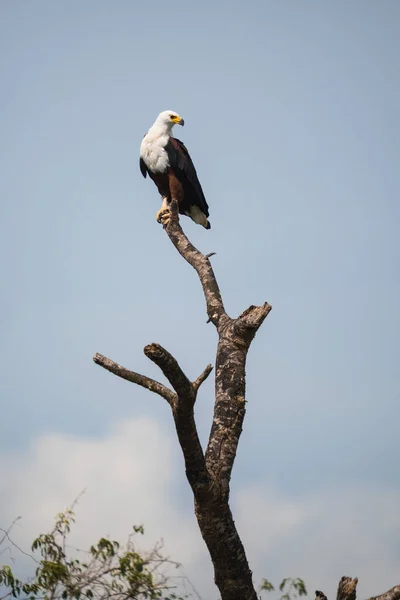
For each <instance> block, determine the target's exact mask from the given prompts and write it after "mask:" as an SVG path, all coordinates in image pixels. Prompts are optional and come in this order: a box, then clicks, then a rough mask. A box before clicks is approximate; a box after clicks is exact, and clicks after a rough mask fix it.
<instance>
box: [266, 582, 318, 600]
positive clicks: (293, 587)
mask: <svg viewBox="0 0 400 600" xmlns="http://www.w3.org/2000/svg"><path fill="white" fill-rule="evenodd" d="M260 589H261V591H264V592H273V591H274V590H275V588H274V586H273V585H272V583H271V582H270V581H268V579H263V580H262V583H261V587H260ZM279 591H280V592H284V593H283V594H282V595H281V596H280V598H279V600H295V599H296V598H299V597H300V596H307V589H306V585H305V583H304V581H303V580H302V579H300V578H299V577H297V579H293V578H292V577H285V579H282V581H281V583H280V584H279Z"/></svg>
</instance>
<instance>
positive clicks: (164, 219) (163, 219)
mask: <svg viewBox="0 0 400 600" xmlns="http://www.w3.org/2000/svg"><path fill="white" fill-rule="evenodd" d="M170 217H171V215H170V213H169V208H160V210H159V211H158V213H157V214H156V219H157V222H158V223H161V225H163V227H165V226H166V225H168V222H169V220H170Z"/></svg>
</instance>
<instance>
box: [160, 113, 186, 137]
mask: <svg viewBox="0 0 400 600" xmlns="http://www.w3.org/2000/svg"><path fill="white" fill-rule="evenodd" d="M184 124H185V121H184V120H183V119H182V117H181V116H180V115H178V113H176V112H175V111H173V110H164V111H163V112H160V114H159V115H158V117H157V119H156V120H155V122H154V125H153V127H154V128H155V129H156V128H157V129H162V130H164V131H166V132H170V131H171V129H172V127H173V126H174V125H184Z"/></svg>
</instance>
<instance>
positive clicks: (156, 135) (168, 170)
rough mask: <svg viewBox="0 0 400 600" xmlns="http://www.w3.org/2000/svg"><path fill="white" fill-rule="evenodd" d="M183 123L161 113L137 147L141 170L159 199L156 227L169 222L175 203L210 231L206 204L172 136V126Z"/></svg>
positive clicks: (184, 152)
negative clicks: (156, 191)
mask: <svg viewBox="0 0 400 600" xmlns="http://www.w3.org/2000/svg"><path fill="white" fill-rule="evenodd" d="M184 123H185V122H184V120H183V119H182V117H180V116H179V115H178V113H176V112H174V111H173V110H164V111H163V112H161V113H160V114H159V115H158V117H157V119H156V120H155V122H154V124H153V125H152V127H150V129H149V131H148V132H147V133H146V135H145V136H144V138H143V140H142V143H141V146H140V170H141V172H142V175H143V177H146V175H147V173H148V174H149V177H150V178H151V179H152V180H153V181H154V183H155V184H156V186H157V189H158V191H159V193H160V195H161V198H162V204H161V208H160V210H159V211H158V213H157V215H156V219H157V221H158V222H159V223H162V224H163V225H166V224H167V223H168V221H169V204H170V202H171V200H177V202H178V207H179V213H180V214H181V215H186V216H188V217H190V218H191V219H192V221H194V222H195V223H197V224H198V225H202V226H203V227H205V228H206V229H210V227H211V225H210V222H209V221H208V216H209V211H208V204H207V202H206V199H205V197H204V193H203V190H202V187H201V185H200V182H199V180H198V177H197V173H196V169H195V167H194V164H193V162H192V159H191V158H190V155H189V152H188V151H187V148H186V146H185V145H184V144H183V143H182V142H181V141H180V140H178V139H176V138H174V137H173V136H172V128H173V126H174V125H184Z"/></svg>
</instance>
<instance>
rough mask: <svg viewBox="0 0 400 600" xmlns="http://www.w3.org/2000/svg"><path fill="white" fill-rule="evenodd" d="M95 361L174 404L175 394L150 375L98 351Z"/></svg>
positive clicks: (94, 357)
mask: <svg viewBox="0 0 400 600" xmlns="http://www.w3.org/2000/svg"><path fill="white" fill-rule="evenodd" d="M93 361H94V362H95V363H96V365H100V367H103V369H106V370H107V371H110V373H114V375H117V376H118V377H121V378H122V379H126V381H131V382H132V383H137V385H140V386H142V387H144V388H146V389H147V390H149V391H150V392H154V393H155V394H158V395H159V396H162V397H163V398H165V400H166V401H167V402H168V403H169V404H171V405H172V404H173V402H174V400H175V394H174V393H173V392H171V390H169V389H168V388H167V387H166V386H165V385H163V384H162V383H159V382H158V381H155V380H154V379H151V378H150V377H146V376H145V375H140V373H135V372H134V371H130V370H129V369H126V368H125V367H122V366H121V365H119V364H118V363H116V362H114V361H113V360H111V358H107V357H106V356H103V355H102V354H99V353H96V354H95V355H94V356H93Z"/></svg>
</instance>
